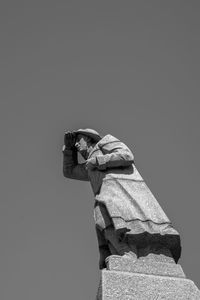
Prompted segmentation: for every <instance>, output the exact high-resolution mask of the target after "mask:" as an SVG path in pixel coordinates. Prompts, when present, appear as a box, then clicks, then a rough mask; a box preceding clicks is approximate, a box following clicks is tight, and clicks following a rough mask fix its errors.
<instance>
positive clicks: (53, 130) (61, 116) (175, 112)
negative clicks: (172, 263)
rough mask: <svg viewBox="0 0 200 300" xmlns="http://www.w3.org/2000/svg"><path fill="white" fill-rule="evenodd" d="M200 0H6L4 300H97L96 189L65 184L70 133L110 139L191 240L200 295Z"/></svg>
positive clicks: (190, 271)
mask: <svg viewBox="0 0 200 300" xmlns="http://www.w3.org/2000/svg"><path fill="white" fill-rule="evenodd" d="M199 14H200V3H199V1H192V0H191V1H184V0H182V1H181V0H180V1H179V0H176V1H174V0H168V1H157V0H156V1H154V0H151V1H147V0H146V1H143V0H136V1H116V0H115V1H74V0H73V1H72V0H71V1H66V0H65V1H62V0H57V1H47V0H40V1H38V0H34V1H33V0H31V1H29V0H26V1H22V0H19V1H1V7H0V41H1V50H0V51H1V54H0V64H1V67H0V82H1V89H0V101H1V107H0V114H1V116H0V130H1V147H0V151H1V153H0V160H1V163H0V166H1V198H0V242H1V247H0V266H1V268H0V299H1V300H11V299H15V300H35V299H42V300H55V299H58V300H66V299H67V300H68V299H69V300H88V299H91V300H92V299H94V298H95V294H96V291H97V286H98V281H99V272H98V250H97V241H96V235H95V228H94V221H93V203H94V200H93V195H92V191H91V188H90V186H89V183H85V182H80V181H73V180H67V179H65V178H64V177H63V175H62V155H61V147H62V143H63V133H64V131H65V130H72V129H78V128H80V127H91V128H94V129H96V130H97V131H99V132H100V133H101V134H102V135H105V134H107V133H110V134H112V135H114V136H116V137H118V138H120V139H121V140H122V141H123V142H125V143H126V144H127V145H128V146H129V147H130V148H131V149H132V150H133V152H134V154H135V160H136V165H137V168H138V169H139V171H140V173H141V174H142V176H143V177H144V179H145V181H146V183H147V184H148V186H149V188H150V189H151V191H152V192H153V194H154V195H155V196H156V198H157V200H158V201H159V203H160V204H161V206H162V207H163V209H164V211H165V212H166V214H167V215H168V217H169V218H170V219H171V221H172V222H173V224H174V226H175V228H176V229H177V230H178V231H179V232H180V234H181V237H182V246H183V251H182V258H181V260H180V263H181V265H182V267H183V269H184V271H185V273H186V275H187V277H188V278H189V279H192V280H193V281H194V282H195V283H196V284H197V286H199V287H200V276H199V273H200V261H199V253H200V239H199V226H200V218H199V212H200V197H199V179H200V175H199V174H200V173H199V170H200V159H199V153H200V136H199V128H200V121H199V113H200V103H199V98H200V97H199V96H200V88H199V87H200V84H199V79H200V68H199V67H200V66H199V61H200V59H199V53H200V18H199Z"/></svg>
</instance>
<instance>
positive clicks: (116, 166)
mask: <svg viewBox="0 0 200 300" xmlns="http://www.w3.org/2000/svg"><path fill="white" fill-rule="evenodd" d="M78 152H79V153H80V154H81V155H82V156H83V158H84V159H85V162H84V163H79V162H78V156H77V154H78ZM63 174H64V176H65V177H67V178H71V179H78V180H85V181H90V183H91V187H92V190H93V193H94V196H95V204H94V218H95V225H96V232H97V239H98V245H99V253H100V258H99V268H100V270H101V281H100V285H99V290H98V294H97V299H98V300H101V299H103V300H118V299H120V300H125V299H126V300H128V299H136V300H140V299H167V300H169V299H200V291H199V290H198V288H197V287H196V286H195V284H194V283H193V282H192V281H191V280H189V279H186V278H185V274H184V272H183V270H182V268H181V266H180V265H179V264H178V260H179V258H180V255H181V242H180V235H179V233H178V232H177V230H176V229H175V228H174V227H173V226H172V224H171V222H170V220H169V219H168V217H167V216H166V214H165V213H164V211H163V210H162V208H161V207H160V205H159V203H158V201H157V200H156V199H155V197H154V196H153V194H152V193H151V191H150V190H149V188H148V187H147V185H146V184H145V182H144V180H143V178H142V177H141V175H140V173H139V172H138V170H137V168H136V166H135V163H134V156H133V153H132V152H131V150H130V149H129V148H128V147H127V146H126V145H125V144H124V143H123V142H121V141H120V140H119V139H117V138H115V137H114V136H112V135H110V134H108V135H106V136H104V137H101V136H100V135H99V133H98V132H96V131H95V130H93V129H88V128H87V129H79V130H76V131H72V132H66V133H65V136H64V146H63Z"/></svg>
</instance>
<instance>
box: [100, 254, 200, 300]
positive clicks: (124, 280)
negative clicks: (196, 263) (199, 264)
mask: <svg viewBox="0 0 200 300" xmlns="http://www.w3.org/2000/svg"><path fill="white" fill-rule="evenodd" d="M161 299H162V300H186V299H187V300H200V291H199V289H198V288H197V287H196V286H195V284H194V283H193V281H191V280H189V279H186V278H185V274H184V272H183V270H182V268H181V266H180V265H178V264H175V263H169V262H155V261H151V260H146V261H145V260H142V259H138V260H137V261H136V262H131V261H130V260H126V259H120V257H113V258H111V259H110V261H109V262H108V264H107V269H104V270H103V271H101V281H100V285H99V290H98V295H97V300H161Z"/></svg>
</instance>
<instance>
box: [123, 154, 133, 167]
mask: <svg viewBox="0 0 200 300" xmlns="http://www.w3.org/2000/svg"><path fill="white" fill-rule="evenodd" d="M124 156H125V161H127V162H128V163H130V164H132V163H133V162H134V156H133V153H132V152H131V151H127V152H126V153H125V155H124Z"/></svg>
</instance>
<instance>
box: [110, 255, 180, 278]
mask: <svg viewBox="0 0 200 300" xmlns="http://www.w3.org/2000/svg"><path fill="white" fill-rule="evenodd" d="M107 270H110V271H124V272H133V273H143V274H152V275H163V276H171V277H180V278H185V274H184V272H183V270H182V268H181V266H180V265H179V264H175V263H164V262H155V261H153V260H148V259H146V260H145V259H138V260H137V261H136V262H134V261H132V260H131V259H126V258H124V257H120V256H117V255H112V256H111V257H110V258H109V260H108V262H107Z"/></svg>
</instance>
